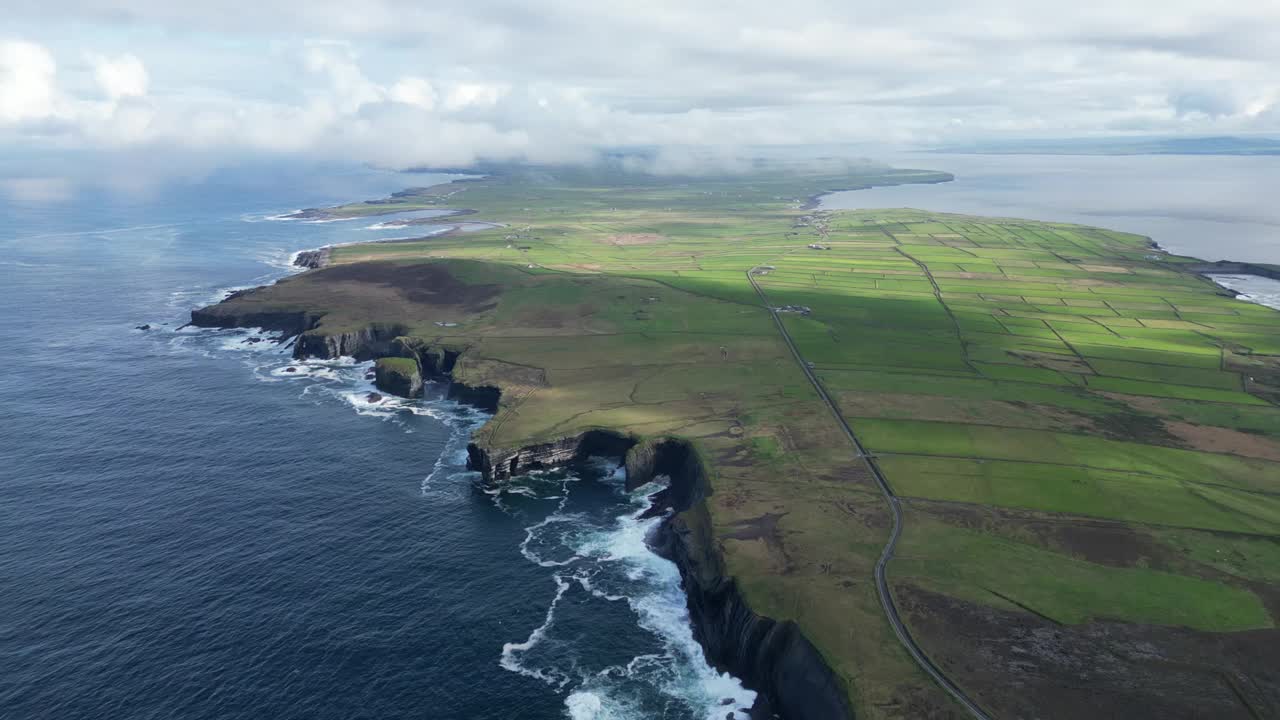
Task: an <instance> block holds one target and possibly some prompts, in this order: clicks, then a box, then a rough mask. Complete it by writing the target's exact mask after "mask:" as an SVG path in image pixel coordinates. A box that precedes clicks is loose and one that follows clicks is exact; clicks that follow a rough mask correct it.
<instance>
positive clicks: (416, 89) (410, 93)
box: [390, 77, 436, 110]
mask: <svg viewBox="0 0 1280 720" xmlns="http://www.w3.org/2000/svg"><path fill="white" fill-rule="evenodd" d="M390 97H391V99H392V100H394V101H396V102H398V103H404V104H406V105H416V106H418V107H420V108H422V109H423V110H433V109H435V106H436V90H435V88H434V87H432V86H431V83H430V82H429V81H428V80H426V79H425V78H420V77H403V78H400V79H399V80H397V81H396V84H395V85H392V86H391V92H390Z"/></svg>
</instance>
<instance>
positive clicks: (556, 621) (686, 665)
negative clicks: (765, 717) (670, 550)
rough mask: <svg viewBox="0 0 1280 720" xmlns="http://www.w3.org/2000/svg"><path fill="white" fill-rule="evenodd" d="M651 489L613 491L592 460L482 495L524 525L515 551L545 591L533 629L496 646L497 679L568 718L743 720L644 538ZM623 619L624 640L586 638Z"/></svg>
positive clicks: (663, 564) (616, 475)
mask: <svg viewBox="0 0 1280 720" xmlns="http://www.w3.org/2000/svg"><path fill="white" fill-rule="evenodd" d="M657 489H658V486H655V485H649V486H646V487H642V488H639V489H638V490H636V491H634V492H627V491H626V490H625V477H624V472H623V470H622V469H621V468H615V467H612V466H610V465H609V464H607V463H605V462H604V461H597V462H595V463H593V464H592V466H590V467H586V468H580V469H577V470H575V471H574V472H564V471H551V472H538V473H530V474H528V475H526V476H523V477H520V478H514V479H512V480H511V481H509V482H508V483H507V484H506V485H504V486H502V487H500V488H498V489H496V490H494V491H492V492H493V496H494V501H495V503H497V504H498V505H499V507H502V508H503V509H504V510H506V511H508V512H510V513H512V514H514V515H517V516H521V517H529V516H532V517H531V518H530V519H533V518H536V521H535V522H532V523H531V524H529V525H528V526H527V527H526V528H525V533H526V536H525V540H524V542H522V543H521V544H520V552H521V554H522V555H523V556H524V557H525V559H526V560H528V561H529V562H531V563H534V564H536V565H538V566H540V567H543V568H547V569H548V570H551V573H550V581H551V582H552V583H553V584H554V586H555V594H554V596H553V597H552V599H551V601H550V604H549V605H548V607H547V610H546V615H545V616H544V618H543V622H542V624H541V625H539V626H538V627H536V628H534V629H533V630H532V631H530V633H529V634H528V635H527V636H526V637H525V638H524V639H522V640H513V641H510V642H507V643H506V644H504V645H503V646H502V651H501V653H500V655H499V658H498V662H499V664H500V665H501V666H502V667H503V668H504V669H506V670H508V671H510V672H514V673H518V674H520V675H523V676H525V677H530V678H535V679H537V680H540V681H542V682H544V683H546V684H547V685H549V686H551V687H553V688H554V689H555V690H557V691H559V692H563V693H565V700H564V705H565V711H566V713H567V714H568V716H569V717H570V718H573V720H615V719H616V720H624V719H625V720H633V719H635V720H638V719H639V718H654V717H663V718H688V719H689V720H725V718H733V719H734V720H746V719H747V717H748V712H749V710H750V708H751V706H752V705H753V704H754V702H755V698H756V694H755V692H753V691H751V690H748V689H746V688H745V687H743V686H742V683H741V682H740V681H739V680H737V679H736V678H734V677H732V676H731V675H728V674H725V673H721V672H719V671H717V670H716V669H715V668H713V667H711V666H710V665H709V664H708V663H707V660H706V657H705V655H704V654H703V651H702V647H701V646H700V645H699V644H698V642H697V640H695V639H694V635H693V628H692V626H691V624H690V620H689V613H688V608H687V605H686V600H685V594H684V590H683V589H682V587H681V585H680V572H679V570H678V568H677V567H676V566H675V564H674V563H673V562H671V561H669V560H667V559H665V558H662V557H660V556H659V555H657V554H656V553H654V552H653V551H652V550H651V549H650V547H649V544H648V542H647V538H648V537H649V536H650V535H651V534H652V533H653V532H655V531H656V530H657V529H658V526H659V525H660V523H661V522H662V518H660V517H644V516H645V514H646V511H647V510H649V509H650V507H651V501H650V500H649V495H650V494H652V493H653V492H655V491H656V490H657ZM616 613H626V614H629V615H630V618H631V624H633V625H634V626H636V627H638V628H639V630H640V632H638V633H637V634H636V636H635V637H631V638H626V639H619V638H604V637H600V636H599V635H598V634H593V633H591V632H589V631H588V628H590V627H591V626H593V625H595V624H596V621H597V619H598V618H600V617H603V616H606V615H609V614H616Z"/></svg>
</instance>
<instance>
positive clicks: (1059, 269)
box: [245, 173, 1280, 717]
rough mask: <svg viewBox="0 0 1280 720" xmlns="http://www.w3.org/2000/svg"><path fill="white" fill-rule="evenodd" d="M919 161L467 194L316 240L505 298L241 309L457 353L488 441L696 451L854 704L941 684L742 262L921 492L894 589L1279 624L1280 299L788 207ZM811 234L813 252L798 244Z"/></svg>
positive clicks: (824, 426)
mask: <svg viewBox="0 0 1280 720" xmlns="http://www.w3.org/2000/svg"><path fill="white" fill-rule="evenodd" d="M912 177H913V176H911V175H904V176H897V177H894V176H887V177H879V178H876V177H867V176H861V177H859V176H854V177H850V176H849V175H848V174H847V173H841V174H829V175H822V176H814V175H799V174H787V173H776V174H768V175H765V174H761V175H752V176H747V177H736V178H718V179H685V180H682V181H677V182H670V181H657V180H643V179H637V178H634V177H633V178H628V179H620V178H618V177H616V176H613V177H601V176H598V175H593V174H590V173H560V174H557V175H555V176H552V175H550V174H529V175H524V176H509V177H506V178H494V179H490V180H486V181H483V182H477V183H467V184H465V186H464V188H463V191H462V192H460V193H458V194H456V195H453V196H451V197H449V198H448V199H447V201H448V202H449V203H450V204H452V205H453V206H460V207H470V208H475V209H477V210H479V214H478V215H477V216H476V217H477V218H478V219H486V220H498V221H502V222H506V223H508V224H509V227H507V228H505V229H499V230H494V231H486V232H480V233H474V234H465V235H456V236H451V237H442V238H435V239H431V240H429V241H425V242H411V243H395V244H379V245H364V246H351V247H343V248H337V249H336V250H335V252H334V261H335V262H336V263H338V264H340V265H342V264H351V263H360V264H362V265H363V266H367V267H383V263H394V264H396V265H403V264H413V263H422V262H424V261H427V262H437V261H441V262H445V263H446V267H448V268H449V270H450V272H451V273H452V274H453V275H454V276H455V277H457V278H459V279H460V280H462V281H464V282H466V283H469V284H471V285H473V286H495V287H500V288H501V289H502V290H501V295H500V297H499V298H498V299H497V300H496V301H494V302H492V303H486V304H475V303H473V304H470V305H468V304H466V303H455V304H454V305H448V304H447V303H446V304H441V301H439V299H437V300H436V301H432V303H423V302H415V301H413V300H412V299H411V298H408V297H407V296H406V295H405V294H404V293H403V292H401V291H400V290H399V289H397V288H395V287H390V286H381V285H377V284H376V283H365V284H358V283H332V282H325V280H324V277H325V273H326V272H329V271H319V272H315V273H308V274H306V275H303V276H299V277H297V278H294V279H292V280H289V281H286V282H285V283H282V284H281V285H280V286H277V288H276V289H274V290H273V291H271V292H269V293H268V294H266V295H262V296H259V297H257V298H256V299H255V298H248V299H246V300H245V301H246V302H258V301H260V302H265V303H267V304H272V303H275V304H281V303H283V304H291V303H292V304H294V305H297V306H306V307H313V308H314V307H324V308H326V309H328V310H330V311H331V312H330V315H328V316H327V317H326V318H325V320H324V324H323V325H322V329H327V330H339V329H344V328H350V327H356V326H360V325H362V324H365V323H368V322H369V321H370V320H378V321H388V322H390V321H395V322H403V323H406V324H407V325H408V326H409V327H410V328H411V332H412V333H413V334H417V335H421V336H423V337H427V338H431V339H437V340H438V341H440V342H445V343H448V344H451V345H455V346H464V347H467V348H469V349H468V351H467V353H466V354H465V355H464V356H463V359H462V361H461V362H460V365H459V368H458V372H459V373H460V374H461V375H462V376H463V378H464V379H468V380H471V381H473V382H483V381H496V382H499V383H501V384H503V385H504V387H505V389H506V390H507V392H506V394H505V395H504V400H503V407H502V409H501V411H500V413H499V414H498V416H496V417H495V418H494V420H493V421H492V422H491V423H490V424H489V425H488V426H487V427H486V428H485V429H484V430H483V431H482V433H481V435H482V438H481V439H482V440H483V441H484V442H487V443H489V444H491V445H495V446H518V445H523V444H527V443H530V442H534V441H537V440H544V439H548V438H552V437H557V436H563V435H567V434H571V433H573V432H575V431H579V430H581V429H585V428H590V427H614V428H624V429H627V430H630V431H633V432H636V433H639V434H646V435H662V434H678V435H681V436H684V437H688V438H690V439H691V440H693V441H694V442H695V444H697V446H698V447H699V448H700V450H701V451H702V453H703V455H704V457H705V458H706V459H707V461H708V465H709V466H710V469H711V472H712V474H713V485H714V489H715V494H714V496H713V498H712V499H711V501H710V509H711V512H712V516H713V519H714V522H715V528H716V533H717V537H718V538H719V541H720V543H721V546H722V548H723V552H724V555H725V559H726V562H727V567H728V569H729V571H730V572H731V573H733V574H734V575H735V576H736V577H737V578H738V579H739V580H740V583H741V585H742V586H743V589H744V591H745V592H746V594H747V597H748V599H749V601H750V602H751V603H752V605H753V606H754V607H755V608H756V609H757V610H758V611H760V612H761V613H763V614H766V615H770V616H772V617H776V618H786V619H794V620H796V621H797V622H798V623H799V624H800V625H801V627H802V628H803V629H804V630H805V631H806V634H807V635H808V637H809V638H811V639H812V640H813V641H814V642H815V644H816V645H817V646H818V647H819V649H820V650H821V651H822V652H823V653H824V654H825V655H826V656H827V658H828V659H829V660H830V662H831V663H832V665H833V666H834V667H835V668H836V670H837V671H838V672H839V673H840V675H841V676H842V677H843V678H844V679H845V681H846V682H847V684H848V687H849V690H850V695H851V698H852V699H853V701H854V703H855V706H856V708H857V711H858V715H859V716H860V717H918V716H923V715H929V714H932V713H934V712H938V713H943V712H945V708H946V707H947V703H946V701H945V699H943V698H942V697H941V696H940V695H939V693H938V692H937V691H936V690H935V689H934V688H932V687H931V686H930V685H929V684H928V682H927V681H926V680H925V679H923V678H922V676H920V675H919V674H918V673H917V671H916V670H915V669H914V668H913V666H912V665H911V663H910V661H909V659H908V658H907V657H906V655H905V653H903V652H902V650H901V649H900V648H899V647H898V645H897V643H896V641H895V640H894V638H893V637H892V635H891V633H890V632H889V630H888V628H887V626H886V625H885V623H884V622H883V619H882V617H881V613H880V609H879V607H878V605H877V603H876V600H875V593H874V588H873V586H872V584H871V581H870V577H871V567H872V565H873V563H874V560H875V557H876V555H877V554H878V552H879V549H880V547H881V546H882V544H883V542H884V540H885V536H886V533H887V522H888V518H887V513H886V511H885V508H884V506H883V501H882V500H881V498H880V497H879V496H878V495H877V494H876V492H875V491H874V486H873V485H872V484H871V482H870V479H869V478H868V477H866V475H865V473H864V471H863V470H862V469H861V468H860V466H859V465H858V464H857V463H856V462H855V461H854V458H853V457H852V455H851V452H850V449H849V448H848V447H847V444H846V443H845V442H844V441H843V440H842V438H841V437H840V435H839V433H838V431H837V429H836V427H835V425H834V423H833V422H832V421H831V419H830V418H829V416H827V414H826V412H825V410H824V408H823V407H822V405H821V404H820V403H819V402H818V400H817V398H816V396H815V394H814V393H813V391H812V389H811V388H810V387H809V386H808V385H807V383H806V381H805V379H804V377H803V375H802V374H801V373H800V372H799V370H798V369H797V368H795V367H794V365H793V363H792V361H791V360H790V358H789V357H788V355H787V352H786V349H785V346H784V345H783V344H782V343H781V342H780V340H779V338H778V337H777V335H776V331H775V330H774V328H773V327H772V326H771V321H770V318H769V316H768V314H767V313H766V312H765V311H764V310H763V309H762V308H760V307H759V304H758V299H757V298H756V297H755V295H754V293H753V292H752V291H751V289H750V286H749V285H748V283H747V281H746V278H745V275H744V273H745V271H747V270H748V269H749V268H752V267H754V266H757V265H762V264H767V265H770V266H772V267H773V268H774V269H773V270H772V271H770V272H769V274H767V275H765V276H763V277H762V278H761V282H762V285H763V286H764V288H765V289H766V292H767V293H768V295H769V297H770V300H771V302H773V304H775V305H783V304H797V305H805V306H808V307H810V308H811V309H812V311H813V314H812V315H811V316H809V317H802V316H799V315H795V316H790V317H789V318H788V321H787V322H788V326H789V329H790V332H791V333H792V334H793V336H794V338H795V339H796V340H797V342H798V344H799V346H800V349H801V352H802V353H803V354H804V355H805V357H806V358H807V359H809V360H810V361H812V362H813V363H815V366H816V368H817V370H818V372H819V375H820V377H821V378H822V380H823V382H824V383H825V384H826V385H827V386H828V388H829V389H830V390H832V392H833V395H835V396H836V397H837V398H838V399H839V402H840V404H841V406H842V409H843V412H844V414H845V415H846V417H848V418H849V419H850V421H851V423H852V424H853V425H854V428H855V430H856V431H857V432H859V433H861V434H862V435H863V436H864V441H865V442H866V444H867V445H868V446H869V448H870V449H871V450H872V451H873V452H874V453H876V454H877V456H878V462H879V463H880V464H881V466H882V468H883V469H884V471H885V473H886V475H887V477H888V478H889V480H890V482H891V483H892V484H893V485H894V486H895V488H896V490H897V492H899V493H900V494H901V495H903V496H905V497H907V498H918V500H911V499H908V500H907V501H906V505H907V521H906V533H905V536H904V540H903V546H902V548H901V551H900V552H899V558H898V559H897V560H896V561H895V562H894V563H893V565H892V566H891V568H890V573H891V576H892V579H893V581H894V582H895V583H899V584H900V583H909V584H912V585H917V586H920V587H924V588H928V589H931V590H935V591H941V592H944V593H947V594H950V595H952V596H954V597H959V598H964V599H966V600H970V601H973V602H977V603H983V604H989V605H992V606H995V607H1000V608H1006V609H1010V608H1019V607H1020V608H1021V609H1026V610H1029V611H1031V612H1035V613H1037V614H1039V615H1041V616H1043V617H1049V618H1053V619H1055V620H1057V621H1059V622H1065V623H1082V622H1087V621H1089V620H1091V619H1093V618H1099V617H1106V618H1113V619H1119V620H1128V621H1132V622H1141V623H1154V624H1168V625H1184V626H1188V627H1193V628H1200V629H1204V630H1211V631H1221V630H1234V629H1245V628H1269V627H1272V626H1273V624H1274V619H1273V617H1272V615H1271V614H1270V612H1269V611H1268V609H1267V606H1266V603H1265V602H1264V599H1262V598H1260V596H1259V595H1258V594H1256V593H1257V592H1258V591H1259V589H1260V588H1264V589H1265V588H1273V584H1274V583H1276V582H1277V577H1276V575H1275V568H1274V561H1275V558H1276V551H1275V547H1276V545H1275V538H1276V537H1277V535H1280V501H1277V499H1276V493H1277V492H1280V481H1278V480H1277V478H1280V463H1278V461H1280V408H1277V407H1276V405H1275V401H1276V398H1277V394H1276V393H1277V386H1278V385H1280V383H1278V382H1277V378H1278V377H1280V358H1277V357H1276V356H1277V355H1280V346H1278V345H1277V341H1276V338H1277V337H1280V332H1278V331H1280V315H1278V314H1277V313H1275V312H1273V311H1270V310H1267V309H1265V308H1261V307H1257V306H1253V305H1249V304H1246V303H1242V302H1239V301H1235V300H1233V299H1230V298H1228V297H1224V296H1223V295H1221V294H1220V293H1218V292H1217V291H1216V290H1215V288H1214V286H1212V285H1211V284H1209V283H1208V282H1206V281H1204V280H1202V279H1200V278H1198V277H1195V276H1193V275H1190V274H1186V273H1182V272H1179V271H1178V270H1177V265H1178V264H1180V262H1181V259H1179V258H1168V257H1157V256H1154V255H1152V254H1151V253H1150V251H1149V250H1148V248H1147V246H1146V243H1145V241H1144V240H1143V239H1141V238H1138V237H1136V236H1132V235H1126V234H1121V233H1114V232H1109V231H1105V230H1097V229H1091V228H1082V227H1077V226H1070V225H1061V224H1051V223H1035V222H1026V221H1010V220H999V221H996V220H988V219H982V218H972V217H963V216H953V215H936V214H928V213H923V212H919V211H913V210H900V211H877V212H848V213H839V214H834V215H830V216H819V217H818V218H816V219H802V218H806V217H810V213H809V212H808V211H805V210H801V209H800V201H801V200H802V199H803V198H805V197H807V196H809V195H811V194H813V193H815V192H820V191H822V190H824V189H830V188H837V187H851V186H859V185H866V184H872V183H875V182H887V181H888V182H891V181H897V180H902V179H911V178H912ZM915 177H918V178H921V179H927V177H926V176H915ZM442 202H444V200H443V199H442V198H441V196H440V195H439V194H438V193H434V194H431V193H429V194H423V195H418V196H410V197H408V198H405V199H404V200H402V201H401V204H402V205H404V206H405V207H406V208H411V207H435V206H439V205H440V204H441V203H442ZM359 207H360V206H351V207H350V208H347V209H343V210H342V211H341V212H344V213H346V212H356V211H358V209H359ZM375 207H377V206H375ZM819 240H820V241H821V242H823V243H824V244H827V245H829V246H831V249H830V250H822V251H819V250H810V249H807V248H806V245H807V244H808V243H811V242H815V241H819ZM445 258H449V259H451V260H443V259H445ZM459 258H466V259H468V260H478V261H483V262H458V261H457V260H456V259H459ZM369 263H374V264H373V265H369ZM335 269H336V268H335ZM344 293H345V294H344ZM437 320H448V321H453V322H459V323H460V325H459V326H458V327H456V328H449V329H442V328H440V327H439V326H436V325H435V324H434V323H435V321H437ZM948 504H957V507H972V506H988V507H995V508H1000V509H1001V512H1006V513H1007V514H1008V515H1009V516H1010V517H1013V516H1014V515H1017V514H1021V515H1020V516H1021V517H1024V518H1025V517H1033V518H1036V519H1038V520H1046V521H1052V522H1055V523H1063V524H1068V525H1070V524H1077V525H1080V526H1082V527H1085V526H1087V527H1092V526H1093V525H1095V524H1098V523H1117V524H1122V525H1124V526H1126V527H1127V528H1132V529H1133V530H1135V531H1136V532H1138V533H1140V534H1141V535H1142V536H1143V537H1144V538H1146V540H1147V541H1148V542H1150V543H1152V544H1153V545H1152V546H1153V547H1160V548H1164V549H1166V550H1168V553H1164V552H1161V553H1156V554H1157V555H1158V557H1156V558H1148V557H1139V558H1138V559H1137V560H1132V561H1125V562H1119V561H1110V560H1105V559H1099V558H1095V557H1084V556H1082V555H1081V554H1080V553H1079V552H1077V551H1076V550H1074V549H1073V548H1072V547H1070V546H1069V545H1064V544H1063V543H1060V542H1057V541H1055V540H1054V539H1053V538H1052V537H1046V536H1043V535H1037V534H1034V533H1028V532H1025V531H1024V529H1023V527H1022V526H1021V525H1020V524H1019V522H1015V521H1013V520H1010V521H1008V522H1005V521H999V522H994V523H987V524H986V525H983V526H979V527H975V526H973V525H972V524H964V523H958V522H957V521H956V520H955V518H954V517H953V516H952V515H950V514H949V513H948V512H945V511H944V510H945V508H946V507H947V505H948ZM939 508H942V510H940V509H939ZM773 516H778V517H777V518H776V522H774V521H773V520H771V518H773ZM1224 531H1227V532H1224ZM1169 558H1176V560H1171V559H1169ZM931 641H933V639H932V638H929V637H924V638H922V642H923V643H924V644H925V646H926V648H928V647H929V646H930V643H931ZM978 690H979V691H980V692H985V691H991V692H998V690H997V691H992V690H991V689H990V688H986V689H983V688H979V689H978ZM988 697H990V695H988Z"/></svg>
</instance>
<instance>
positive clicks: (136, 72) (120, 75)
mask: <svg viewBox="0 0 1280 720" xmlns="http://www.w3.org/2000/svg"><path fill="white" fill-rule="evenodd" d="M89 61H90V62H91V63H92V64H93V74H94V77H96V78H97V80H98V85H99V86H100V87H101V88H102V92H103V93H105V94H106V96H107V97H108V98H110V99H112V100H119V99H120V98H126V97H141V96H143V95H146V94H147V80H148V78H147V68H146V67H145V66H144V65H143V64H142V61H141V60H139V59H138V58H137V56H135V55H128V54H126V55H121V56H119V57H115V58H109V57H103V56H101V55H90V56H89Z"/></svg>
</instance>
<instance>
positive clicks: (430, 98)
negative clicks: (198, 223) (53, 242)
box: [0, 0, 1280, 166]
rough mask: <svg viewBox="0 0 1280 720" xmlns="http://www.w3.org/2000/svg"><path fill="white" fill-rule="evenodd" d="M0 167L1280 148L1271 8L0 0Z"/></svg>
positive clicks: (1279, 24)
mask: <svg viewBox="0 0 1280 720" xmlns="http://www.w3.org/2000/svg"><path fill="white" fill-rule="evenodd" d="M2 5H3V16H4V23H3V25H0V152H2V151H3V150H2V148H3V147H8V148H21V149H23V151H27V152H29V151H30V150H31V149H32V148H45V147H49V148H90V149H97V150H102V149H109V150H113V151H118V152H128V153H133V154H137V153H142V152H155V151H167V152H169V153H171V154H176V151H182V152H186V153H204V154H206V155H208V154H226V155H228V156H230V155H234V154H243V153H246V152H253V153H260V152H263V151H269V152H283V153H307V154H308V155H309V156H313V157H328V158H333V159H342V160H356V161H362V162H374V163H379V164H385V165H391V166H408V165H418V164H436V165H458V164H464V163H468V162H471V161H472V160H474V159H475V158H476V157H478V156H480V157H490V158H494V159H512V158H514V159H529V160H534V161H542V160H566V159H567V160H572V159H575V158H579V157H584V156H586V154H588V153H590V152H591V151H592V149H593V148H598V147H601V146H620V145H671V146H678V145H716V146H739V145H756V144H792V143H804V144H815V143H823V144H825V143H844V142H858V143H881V142H883V143H890V144H912V143H921V144H929V143H935V142H940V141H959V140H967V139H985V138H991V137H1037V136H1039V137H1044V136H1051V137H1066V136H1078V135H1090V134H1112V133H1144V134H1165V133H1180V134H1186V133H1195V134H1207V133H1244V132H1270V133H1280V0H1238V1H1236V2H1231V1H1230V0H1227V1H1224V0H1108V1H1106V2H1097V1H1095V0H1077V1H1075V2H1063V1H1062V0H966V2H955V1H954V0H877V1H875V2H868V1H865V0H831V1H829V2H828V1H823V0H789V1H787V2H778V1H777V0H769V1H768V2H762V1H760V0H726V1H724V2H706V1H699V0H644V1H643V2H608V1H606V0H540V1H538V2H530V1H528V0H522V1H519V2H517V1H515V0H427V1H423V0H412V1H410V0H364V1H361V0H307V1H306V2H302V1H300V0H211V1H209V2H178V1H175V0H114V1H112V0H4V1H3V3H2Z"/></svg>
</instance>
